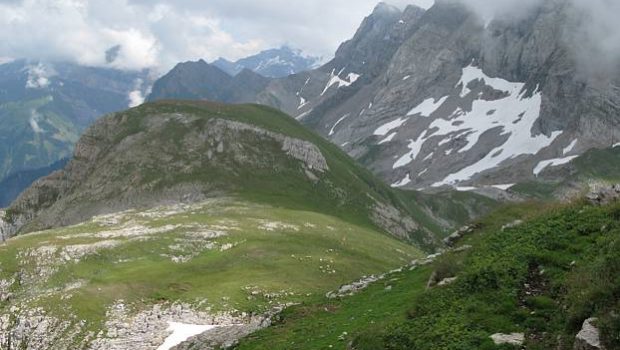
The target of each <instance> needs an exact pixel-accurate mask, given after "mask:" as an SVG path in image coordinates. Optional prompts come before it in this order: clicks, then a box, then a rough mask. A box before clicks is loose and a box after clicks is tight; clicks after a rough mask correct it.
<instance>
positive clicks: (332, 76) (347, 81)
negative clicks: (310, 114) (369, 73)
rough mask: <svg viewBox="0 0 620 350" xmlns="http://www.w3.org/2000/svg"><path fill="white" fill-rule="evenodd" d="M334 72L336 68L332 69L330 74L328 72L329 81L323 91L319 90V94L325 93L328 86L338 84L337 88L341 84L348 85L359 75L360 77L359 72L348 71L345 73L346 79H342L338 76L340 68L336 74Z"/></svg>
mask: <svg viewBox="0 0 620 350" xmlns="http://www.w3.org/2000/svg"><path fill="white" fill-rule="evenodd" d="M335 72H336V70H335V69H333V70H332V72H331V74H330V78H329V81H328V82H327V85H326V86H325V89H323V92H321V96H323V95H325V93H326V92H327V90H329V88H330V87H332V86H333V85H338V86H337V88H341V87H343V86H350V85H351V84H353V83H355V82H356V81H357V79H359V77H360V75H359V74H356V73H349V75H347V77H346V79H342V78H340V76H339V75H340V73H342V70H341V71H340V73H338V74H334V73H335Z"/></svg>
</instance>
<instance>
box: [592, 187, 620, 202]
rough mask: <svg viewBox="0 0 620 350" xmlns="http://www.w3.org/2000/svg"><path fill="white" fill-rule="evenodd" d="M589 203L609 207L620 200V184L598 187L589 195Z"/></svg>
mask: <svg viewBox="0 0 620 350" xmlns="http://www.w3.org/2000/svg"><path fill="white" fill-rule="evenodd" d="M587 199H588V201H590V203H592V204H594V205H607V204H610V203H613V202H616V201H618V200H619V199H620V184H616V185H612V186H597V188H595V189H593V190H592V191H591V192H590V193H589V194H588V195H587Z"/></svg>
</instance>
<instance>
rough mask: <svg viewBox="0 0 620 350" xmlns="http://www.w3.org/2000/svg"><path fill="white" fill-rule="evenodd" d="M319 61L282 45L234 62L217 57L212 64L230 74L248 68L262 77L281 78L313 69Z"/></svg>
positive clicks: (235, 73)
mask: <svg viewBox="0 0 620 350" xmlns="http://www.w3.org/2000/svg"><path fill="white" fill-rule="evenodd" d="M319 62H320V59H319V58H318V57H310V56H304V55H303V54H302V52H301V51H299V50H293V49H291V48H290V47H288V46H283V47H281V48H279V49H270V50H265V51H261V52H260V53H258V54H256V55H253V56H250V57H246V58H242V59H240V60H237V61H235V62H231V61H229V60H227V59H225V58H219V59H218V60H216V61H214V62H213V63H212V64H213V65H214V66H216V67H218V68H219V69H221V70H223V71H224V72H226V73H228V75H231V76H235V75H237V74H239V73H241V71H243V70H244V69H249V70H251V71H253V72H255V73H257V74H260V75H262V76H264V77H268V78H282V77H286V76H289V75H291V74H296V73H299V72H303V71H307V70H311V69H314V68H315V67H316V66H317V65H318V64H319Z"/></svg>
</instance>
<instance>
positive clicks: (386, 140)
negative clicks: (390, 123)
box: [379, 132, 396, 145]
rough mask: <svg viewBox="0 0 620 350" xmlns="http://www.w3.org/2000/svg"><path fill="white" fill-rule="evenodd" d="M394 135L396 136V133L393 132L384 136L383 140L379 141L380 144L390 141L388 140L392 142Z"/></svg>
mask: <svg viewBox="0 0 620 350" xmlns="http://www.w3.org/2000/svg"><path fill="white" fill-rule="evenodd" d="M394 136H396V133H395V132H393V133H391V134H389V135H388V137H386V138H384V139H383V140H381V141H380V142H379V144H380V145H382V144H384V143H388V142H392V140H393V139H394Z"/></svg>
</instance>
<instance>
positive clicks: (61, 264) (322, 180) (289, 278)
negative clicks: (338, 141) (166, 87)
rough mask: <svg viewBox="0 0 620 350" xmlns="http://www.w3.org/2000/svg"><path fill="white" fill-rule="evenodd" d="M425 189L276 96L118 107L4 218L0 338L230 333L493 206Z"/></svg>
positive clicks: (43, 344) (224, 337)
mask: <svg viewBox="0 0 620 350" xmlns="http://www.w3.org/2000/svg"><path fill="white" fill-rule="evenodd" d="M416 196H417V194H415V193H406V192H402V191H399V190H394V189H392V188H390V187H389V186H387V185H385V184H383V183H382V182H381V181H380V180H378V179H377V178H375V177H374V176H373V175H371V174H370V173H369V172H368V171H366V170H364V169H363V168H361V167H360V166H359V165H357V164H356V163H355V162H354V161H353V160H352V159H351V158H349V157H348V156H347V155H346V154H345V153H344V152H342V151H340V150H339V149H338V148H337V147H335V146H334V145H332V144H330V143H329V142H327V141H325V140H323V139H322V138H321V137H320V136H318V135H316V134H314V133H313V132H311V131H309V130H307V129H306V128H304V127H303V126H302V125H301V124H299V123H298V122H297V121H295V120H294V119H292V118H290V117H289V116H287V115H285V114H283V113H282V112H279V111H277V110H275V109H272V108H269V107H265V106H259V105H224V104H219V103H211V102H191V101H160V102H156V103H147V104H144V105H141V106H139V107H136V108H133V109H130V110H128V111H125V112H120V113H114V114H111V115H108V116H106V117H103V118H101V119H99V120H98V121H96V122H95V123H94V125H92V126H91V127H90V128H89V129H88V130H87V131H86V132H85V133H84V134H83V135H82V136H81V138H80V141H79V142H78V143H77V145H76V147H75V152H74V156H73V157H72V158H71V160H70V161H69V163H68V164H67V165H66V166H65V168H64V169H63V170H61V171H57V172H55V173H53V174H52V175H50V176H48V177H46V178H43V179H41V180H38V181H37V182H35V183H34V184H33V185H32V186H31V187H30V188H29V189H28V190H26V191H25V192H24V193H22V195H21V196H20V197H19V198H18V199H17V200H16V201H15V202H14V203H13V204H12V206H11V207H10V208H8V209H7V210H6V211H5V212H4V213H3V215H2V217H3V219H2V220H0V231H1V232H2V234H3V238H7V237H8V239H7V240H6V242H5V243H4V244H3V245H2V246H0V265H1V266H2V269H0V300H1V302H0V346H1V347H2V348H3V349H4V348H6V349H77V348H89V349H106V350H107V349H127V348H136V349H151V348H154V347H157V346H164V345H166V344H170V342H173V341H174V339H181V340H179V341H178V342H182V341H183V340H185V339H187V338H188V337H189V336H191V335H188V333H187V331H188V330H190V329H191V332H190V333H191V334H192V335H198V334H200V333H203V332H205V331H207V330H208V329H210V328H212V327H210V326H208V327H205V326H195V325H213V326H218V328H217V332H218V334H217V336H216V337H212V338H211V340H212V341H213V342H216V345H218V346H219V345H222V344H229V343H231V342H234V341H236V340H237V339H239V338H240V337H242V336H244V335H246V334H249V333H251V332H253V331H256V330H257V329H260V328H264V327H266V326H268V325H269V324H270V323H271V321H270V317H271V316H272V315H273V314H274V313H275V312H278V311H279V310H281V309H282V308H284V307H286V306H288V305H290V304H292V303H299V302H303V301H306V300H311V299H312V298H315V297H317V296H322V295H323V294H324V293H325V292H327V291H329V290H331V289H333V288H337V287H338V286H339V285H341V284H343V283H346V282H348V281H351V280H353V279H356V278H360V277H362V276H370V275H376V274H379V273H382V271H386V270H390V269H394V268H397V267H399V266H403V265H406V264H408V263H409V261H411V260H413V259H417V258H420V257H422V256H424V255H425V254H423V253H422V252H423V251H432V250H434V249H435V248H437V247H440V246H442V245H443V244H442V243H441V240H440V238H442V237H443V236H445V233H446V231H445V229H449V227H444V229H437V228H438V227H442V225H443V223H442V222H440V221H438V220H435V219H434V217H435V216H440V215H441V214H440V213H441V211H442V210H449V211H450V212H453V213H456V214H455V216H460V213H462V212H463V211H464V212H465V216H467V213H468V212H467V210H463V209H462V208H463V207H464V206H465V207H470V206H469V205H467V206H466V205H465V204H459V203H465V202H471V201H474V202H480V203H482V204H481V205H483V206H486V207H493V206H495V205H496V204H495V203H492V202H489V201H488V200H487V199H484V198H478V197H476V196H470V195H466V196H465V197H463V198H461V199H458V198H456V197H455V198H452V199H448V198H447V197H442V196H440V195H438V196H433V198H432V200H429V201H428V203H425V201H422V200H420V199H416ZM442 198H446V199H445V200H444V199H442ZM485 203H486V204H485ZM442 208H443V209H442ZM487 210H488V209H487ZM470 219H471V218H470V217H467V218H465V219H464V220H466V221H468V220H470ZM452 227H454V225H452ZM38 230H42V231H38ZM35 231H36V232H35ZM16 233H17V234H18V235H17V236H14V235H15V234H16ZM67 334H68V335H70V336H66V335H67ZM183 334H185V335H183ZM174 344H176V343H174ZM174 344H173V345H174Z"/></svg>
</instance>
